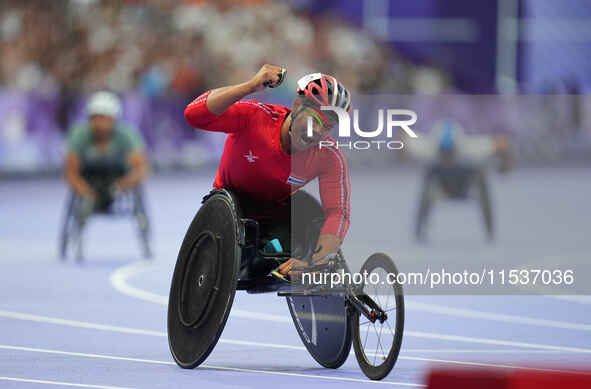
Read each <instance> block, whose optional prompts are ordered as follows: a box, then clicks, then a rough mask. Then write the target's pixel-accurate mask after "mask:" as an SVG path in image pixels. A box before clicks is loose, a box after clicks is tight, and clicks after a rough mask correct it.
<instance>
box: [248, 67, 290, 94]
mask: <svg viewBox="0 0 591 389" xmlns="http://www.w3.org/2000/svg"><path fill="white" fill-rule="evenodd" d="M286 74H287V69H285V68H282V67H280V66H275V65H268V64H266V65H263V66H262V67H261V69H260V70H259V71H258V72H257V74H255V76H254V77H253V78H252V79H251V80H250V83H251V84H252V88H253V91H254V92H257V91H260V90H263V89H265V88H266V87H269V88H275V87H278V86H279V85H281V83H282V82H283V80H284V79H285V75H286Z"/></svg>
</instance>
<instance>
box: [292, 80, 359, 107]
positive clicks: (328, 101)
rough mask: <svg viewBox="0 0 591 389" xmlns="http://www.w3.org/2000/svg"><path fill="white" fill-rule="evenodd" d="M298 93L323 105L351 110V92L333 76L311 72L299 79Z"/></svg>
mask: <svg viewBox="0 0 591 389" xmlns="http://www.w3.org/2000/svg"><path fill="white" fill-rule="evenodd" d="M297 93H298V95H300V96H305V97H307V98H308V99H309V100H311V101H312V102H314V103H316V104H318V105H319V106H320V107H322V106H330V107H339V108H343V109H344V110H345V111H347V112H349V111H350V110H351V93H349V91H348V90H347V88H345V87H344V86H343V85H342V84H341V83H339V82H338V81H337V79H336V78H334V77H333V76H328V75H326V74H322V73H311V74H307V75H305V76H304V77H302V78H300V79H299V80H298V90H297Z"/></svg>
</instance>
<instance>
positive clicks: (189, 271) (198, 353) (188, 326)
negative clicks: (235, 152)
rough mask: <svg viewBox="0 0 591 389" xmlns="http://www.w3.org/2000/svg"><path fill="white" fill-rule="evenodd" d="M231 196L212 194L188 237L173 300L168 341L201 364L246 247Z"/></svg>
mask: <svg viewBox="0 0 591 389" xmlns="http://www.w3.org/2000/svg"><path fill="white" fill-rule="evenodd" d="M238 220H239V217H238V213H237V210H236V207H235V206H234V203H233V201H232V198H231V197H230V196H228V195H224V194H221V193H220V194H215V195H213V196H212V197H210V198H209V199H208V200H207V201H206V202H205V203H204V204H203V206H202V207H201V208H200V209H199V212H197V215H196V216H195V218H194V219H193V222H192V223H191V225H190V227H189V229H188V231H187V233H186V235H185V238H184V240H183V243H182V246H181V249H180V251H179V255H178V258H177V263H176V266H175V269H174V273H173V278H172V283H171V288H170V295H169V303H168V343H169V346H170V351H171V353H172V356H173V358H174V360H175V361H176V363H177V364H178V365H179V366H180V367H182V368H186V369H192V368H194V367H196V366H199V365H200V364H201V363H202V362H203V361H204V360H205V359H206V358H207V357H208V356H209V354H210V353H211V351H212V350H213V348H214V347H215V345H216V343H217V341H218V339H219V337H220V336H221V334H222V331H223V329H224V326H225V324H226V320H227V319H228V315H229V314H230V308H231V307H232V302H233V300H234V295H235V293H236V284H237V274H238V270H239V265H240V255H241V250H240V246H239V245H238V239H237V238H238V233H237V231H238V230H237V228H238V225H237V223H238Z"/></svg>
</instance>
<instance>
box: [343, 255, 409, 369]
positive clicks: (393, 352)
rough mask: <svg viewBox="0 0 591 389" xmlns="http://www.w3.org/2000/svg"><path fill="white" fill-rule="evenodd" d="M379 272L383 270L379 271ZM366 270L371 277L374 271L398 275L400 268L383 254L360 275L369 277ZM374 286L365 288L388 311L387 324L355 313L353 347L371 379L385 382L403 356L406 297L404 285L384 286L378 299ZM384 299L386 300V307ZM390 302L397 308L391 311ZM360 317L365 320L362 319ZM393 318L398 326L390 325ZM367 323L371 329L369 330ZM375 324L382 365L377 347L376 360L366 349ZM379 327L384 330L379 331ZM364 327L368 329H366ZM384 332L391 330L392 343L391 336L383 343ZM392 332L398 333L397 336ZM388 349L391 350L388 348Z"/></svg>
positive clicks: (372, 257)
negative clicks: (383, 379) (384, 379)
mask: <svg viewBox="0 0 591 389" xmlns="http://www.w3.org/2000/svg"><path fill="white" fill-rule="evenodd" d="M376 270H379V271H377V272H376ZM365 271H367V274H368V277H369V275H370V274H371V273H372V272H375V273H379V274H386V273H390V274H398V269H396V266H395V265H394V262H392V259H390V257H389V256H387V255H386V254H382V253H376V254H373V255H372V256H370V257H369V258H368V259H367V261H365V263H364V264H363V266H362V267H361V270H360V273H361V274H365V273H364V272H365ZM381 279H382V278H380V280H381ZM371 287H372V285H364V286H363V292H364V293H366V294H367V295H368V296H370V297H372V298H373V300H374V301H375V302H376V303H377V304H378V305H380V307H381V308H382V309H384V308H385V309H384V310H385V311H386V314H388V318H387V320H386V321H385V322H384V323H383V324H382V323H380V322H379V321H376V322H375V323H373V324H371V323H370V322H369V321H368V320H367V319H366V318H365V316H363V317H361V314H360V313H359V312H355V313H353V314H352V315H351V316H350V322H351V332H352V334H353V348H354V349H355V357H356V358H357V362H358V363H359V367H360V368H361V370H362V371H363V373H364V374H365V375H366V376H367V377H368V378H370V379H372V380H381V379H382V378H384V377H386V376H387V375H388V374H389V373H390V371H391V370H392V368H393V367H394V365H395V364H396V360H397V359H398V354H399V353H400V346H401V345H402V333H403V331H404V296H403V291H402V286H401V285H398V284H395V285H383V286H382V287H384V289H380V290H379V291H378V293H377V294H375V296H373V294H374V293H373V290H372V289H371ZM376 290H377V288H376ZM384 299H386V300H385V301H386V302H385V304H384ZM390 300H392V301H393V302H395V308H394V309H390V308H389V306H388V302H390ZM393 311H395V315H392V313H393ZM360 318H361V319H362V320H360ZM392 319H394V326H392V325H391V324H390V323H392ZM366 324H367V327H365V325H366ZM371 325H373V326H374V331H375V334H376V335H378V336H377V339H378V341H377V345H378V346H380V348H381V353H382V354H381V356H382V360H383V362H381V363H377V362H378V359H377V357H378V355H379V353H378V349H377V346H376V352H375V353H374V355H373V359H372V358H371V357H372V355H371V354H370V355H368V353H366V350H365V347H366V346H367V340H368V335H369V333H370V332H371V331H370V326H371ZM376 326H381V327H380V329H379V330H378V329H377V328H376ZM361 327H364V328H363V329H362V328H361ZM384 329H387V330H389V331H390V335H391V338H392V341H391V342H390V341H389V338H390V336H388V340H386V344H382V343H381V340H380V336H381V334H382V331H383V330H384ZM392 331H393V332H394V333H393V334H392ZM388 346H389V349H387V350H386V349H384V348H385V347H388ZM386 353H387V354H386ZM384 356H385V358H383V357H384Z"/></svg>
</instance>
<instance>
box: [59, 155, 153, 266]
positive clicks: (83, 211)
mask: <svg viewBox="0 0 591 389" xmlns="http://www.w3.org/2000/svg"><path fill="white" fill-rule="evenodd" d="M124 166H125V164H123V163H109V164H107V163H105V162H100V163H89V162H85V164H84V166H83V168H82V171H81V174H82V176H83V177H84V178H85V179H86V180H87V181H88V182H89V183H90V185H91V186H92V188H93V189H94V190H95V192H96V198H95V199H94V201H89V199H85V198H83V197H82V196H80V195H79V194H78V193H76V191H74V190H72V189H71V190H70V193H69V194H68V197H67V199H66V207H65V214H64V221H63V225H62V229H61V231H60V236H59V256H60V258H61V260H65V259H66V258H67V256H68V253H72V254H73V255H74V257H75V258H76V260H77V261H78V262H82V261H83V259H84V248H83V246H84V245H83V236H84V234H83V232H84V229H85V227H86V225H87V223H88V221H89V219H90V218H91V217H92V216H94V215H106V216H110V217H131V218H133V219H134V220H135V223H136V225H137V230H138V236H139V241H140V246H141V250H142V255H143V256H144V258H151V257H152V250H151V246H150V222H149V218H148V214H147V212H146V206H145V199H144V191H143V187H142V186H141V185H137V186H135V187H134V188H132V189H131V190H128V191H119V192H114V191H113V190H112V184H113V182H115V180H116V179H117V178H120V177H122V176H123V175H124V174H125V173H126V171H127V169H126V168H125V167H124Z"/></svg>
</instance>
